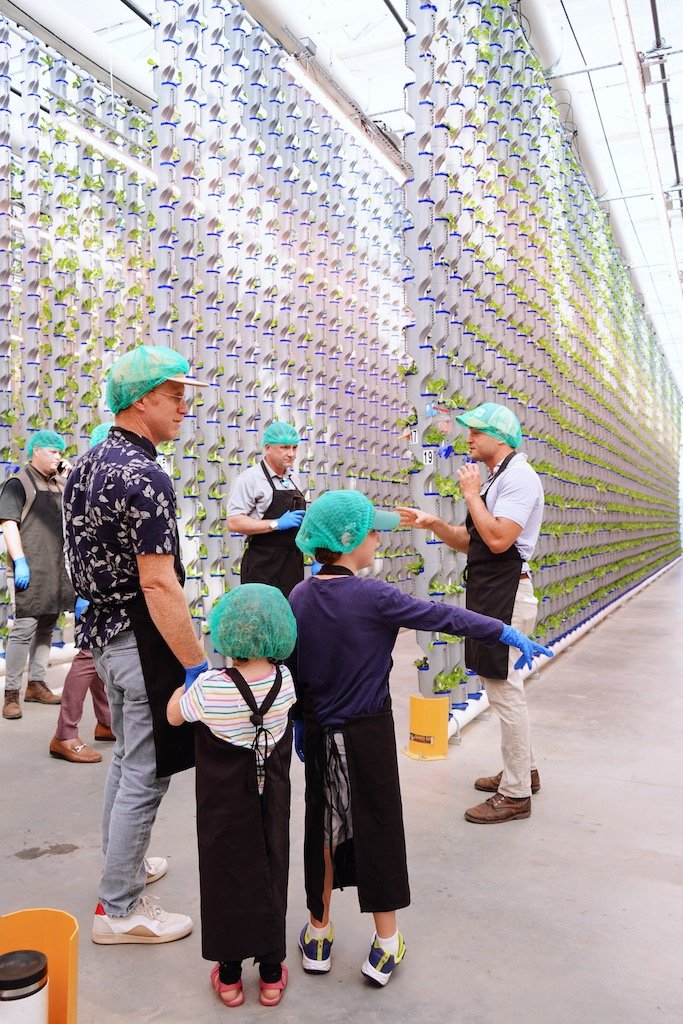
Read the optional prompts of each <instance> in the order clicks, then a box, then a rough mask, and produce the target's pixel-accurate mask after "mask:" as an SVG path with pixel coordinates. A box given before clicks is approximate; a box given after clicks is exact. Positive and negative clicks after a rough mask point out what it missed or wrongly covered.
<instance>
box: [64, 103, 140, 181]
mask: <svg viewBox="0 0 683 1024" xmlns="http://www.w3.org/2000/svg"><path fill="white" fill-rule="evenodd" d="M55 123H56V127H57V128H62V129H63V130H64V131H66V132H67V134H68V135H70V136H71V138H72V139H74V140H76V141H78V142H82V143H83V144H84V145H86V146H90V147H92V149H95V150H97V152H98V153H99V154H100V155H101V156H103V157H106V158H107V159H108V160H114V161H116V163H119V164H123V165H124V166H125V167H127V168H128V169H129V170H131V171H135V173H136V174H139V175H141V177H143V178H146V179H147V181H150V182H151V183H152V184H154V185H156V184H157V182H158V180H159V178H158V176H157V175H156V174H155V173H154V171H153V170H152V168H151V167H148V166H147V164H143V163H142V161H141V160H136V159H135V157H133V156H130V155H129V154H128V153H126V152H125V150H122V149H120V148H119V147H118V146H115V145H114V144H113V143H112V142H107V140H106V139H103V138H102V137H101V136H100V135H95V134H94V132H89V131H88V130H87V128H83V127H82V126H81V125H80V124H78V122H77V121H74V120H73V119H72V118H71V117H60V118H59V119H58V120H57V121H56V122H55Z"/></svg>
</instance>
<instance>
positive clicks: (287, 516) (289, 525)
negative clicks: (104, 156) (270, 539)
mask: <svg viewBox="0 0 683 1024" xmlns="http://www.w3.org/2000/svg"><path fill="white" fill-rule="evenodd" d="M305 515H306V512H305V511H304V509H302V508H300V509H297V511H296V512H292V511H289V512H284V513H283V514H282V515H281V516H280V518H279V519H276V523H277V528H278V530H298V529H299V527H300V526H301V520H302V519H303V517H304V516H305Z"/></svg>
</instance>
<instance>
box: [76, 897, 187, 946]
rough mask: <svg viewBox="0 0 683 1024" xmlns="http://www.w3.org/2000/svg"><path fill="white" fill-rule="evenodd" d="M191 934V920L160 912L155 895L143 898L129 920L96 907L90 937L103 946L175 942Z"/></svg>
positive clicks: (182, 916)
mask: <svg viewBox="0 0 683 1024" xmlns="http://www.w3.org/2000/svg"><path fill="white" fill-rule="evenodd" d="M191 931H192V918H191V917H188V916H187V915H186V914H170V913H169V912H168V911H167V910H162V909H161V907H160V906H159V901H158V899H156V898H155V897H154V896H142V897H141V899H140V902H139V903H138V905H137V907H136V908H135V910H134V911H133V913H132V914H129V915H128V917H109V915H108V914H106V913H105V911H104V907H103V906H102V904H101V903H98V904H97V908H96V910H95V916H94V918H93V927H92V932H91V933H90V938H91V939H92V940H93V942H97V943H99V944H100V945H103V946H113V945H116V944H117V943H120V942H174V941H175V940H176V939H182V938H184V937H185V936H186V935H189V934H190V932H191Z"/></svg>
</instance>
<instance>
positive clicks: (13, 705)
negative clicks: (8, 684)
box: [2, 690, 21, 718]
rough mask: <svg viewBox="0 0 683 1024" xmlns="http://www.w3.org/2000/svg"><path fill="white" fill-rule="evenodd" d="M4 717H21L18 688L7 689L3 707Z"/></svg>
mask: <svg viewBox="0 0 683 1024" xmlns="http://www.w3.org/2000/svg"><path fill="white" fill-rule="evenodd" d="M2 717H3V718H21V706H20V704H19V691H18V690H5V703H4V706H3V709H2Z"/></svg>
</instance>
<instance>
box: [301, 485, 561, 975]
mask: <svg viewBox="0 0 683 1024" xmlns="http://www.w3.org/2000/svg"><path fill="white" fill-rule="evenodd" d="M399 521H400V520H399V516H398V514H396V513H393V512H383V511H380V510H377V509H375V508H374V506H373V505H372V503H371V502H370V501H369V499H368V498H366V497H365V496H364V495H363V494H360V493H359V492H358V491H330V492H328V493H327V494H324V495H322V497H320V498H318V499H317V500H316V501H314V502H313V504H312V505H311V506H310V507H309V509H308V512H307V513H306V516H305V518H304V521H303V523H302V525H301V528H300V530H299V533H298V534H297V538H296V543H297V544H298V546H299V547H300V548H301V550H302V551H303V552H304V554H306V555H311V556H313V557H314V558H315V559H316V560H317V561H318V562H320V563H322V568H321V569H320V571H319V573H318V575H316V576H314V577H311V578H310V579H307V580H305V581H304V582H303V583H300V584H298V586H296V587H295V588H294V590H293V591H292V593H291V594H290V604H291V605H292V608H293V610H294V615H295V618H296V620H297V636H298V639H297V648H296V664H297V668H296V678H297V687H298V692H299V697H300V701H301V706H302V711H303V721H304V730H303V732H304V737H303V738H304V742H303V750H304V752H305V764H306V824H305V837H304V876H305V885H306V898H307V906H308V909H309V911H310V921H309V923H308V924H307V925H306V926H305V927H304V928H303V930H302V932H301V935H300V937H299V946H300V948H301V952H302V957H303V967H304V970H307V971H311V972H317V973H325V972H327V971H329V970H330V966H331V947H332V942H333V940H334V931H333V928H332V923H331V921H330V900H331V894H332V888H333V887H338V888H341V887H343V886H344V885H356V886H357V888H358V899H359V903H360V908H361V911H363V912H369V913H372V914H373V917H374V923H375V934H374V936H373V939H372V944H371V947H370V952H369V954H368V957H367V959H366V960H365V962H364V963H363V965H362V967H361V971H362V972H363V974H364V975H365V976H366V977H367V978H369V979H370V980H371V981H373V982H375V983H376V984H378V985H386V983H387V982H388V980H389V978H390V977H391V973H392V971H393V969H394V967H395V966H396V965H397V964H399V963H400V962H401V960H402V959H403V957H404V955H405V949H406V947H405V942H404V940H403V936H402V935H401V933H400V932H399V931H398V928H397V919H396V911H397V909H399V908H401V907H405V906H408V904H409V902H410V892H409V887H408V872H407V865H406V852H405V837H404V831H403V813H402V806H401V793H400V788H399V779H398V763H397V757H396V739H395V734H394V723H393V717H392V712H391V698H390V695H389V673H390V671H391V667H392V660H391V654H392V651H393V648H394V644H395V642H396V637H397V635H398V630H399V629H400V627H401V626H407V627H411V628H413V629H423V630H434V631H439V632H442V633H451V634H456V635H460V636H469V637H472V638H473V639H476V640H480V641H481V642H482V643H485V644H491V645H493V644H494V643H496V642H497V641H502V642H503V643H507V644H508V645H511V646H514V647H519V648H520V649H521V650H522V651H523V658H524V660H526V661H528V663H529V664H530V663H531V657H533V655H534V654H536V653H540V652H544V653H548V652H546V651H545V648H542V647H539V646H538V645H537V644H534V643H533V642H532V641H531V640H529V639H528V637H526V636H524V634H522V633H519V632H518V631H517V630H513V629H512V628H511V627H510V626H505V625H504V624H503V623H502V622H501V621H500V620H499V619H492V618H489V617H488V616H486V615H479V614H477V613H475V612H469V611H467V610H465V609H463V608H458V607H454V606H450V605H446V604H438V603H437V602H434V601H421V600H418V599H417V598H413V597H408V596H406V595H405V594H402V593H401V592H400V591H398V590H396V589H395V588H394V587H391V586H390V585H389V584H387V583H383V582H381V581H379V580H372V579H363V578H359V577H358V576H356V573H358V572H359V571H360V570H361V569H364V568H366V567H367V566H369V565H371V564H372V562H373V560H374V557H375V552H376V550H377V547H378V545H379V540H380V538H379V533H378V532H377V531H378V530H382V529H394V528H395V527H396V526H398V524H399ZM297 752H298V751H297ZM300 756H301V755H300Z"/></svg>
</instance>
